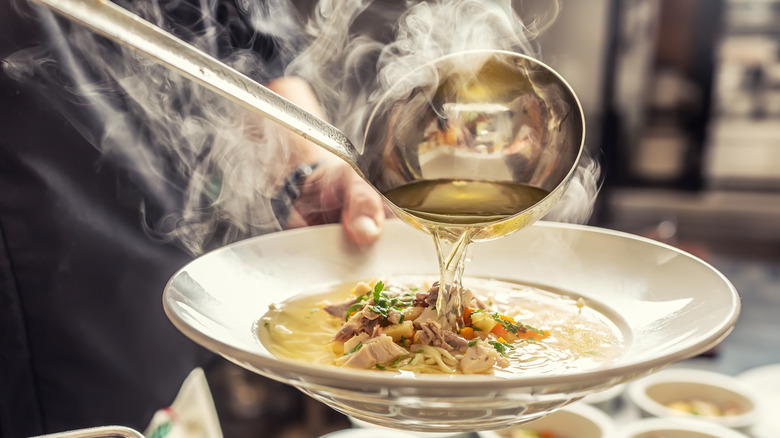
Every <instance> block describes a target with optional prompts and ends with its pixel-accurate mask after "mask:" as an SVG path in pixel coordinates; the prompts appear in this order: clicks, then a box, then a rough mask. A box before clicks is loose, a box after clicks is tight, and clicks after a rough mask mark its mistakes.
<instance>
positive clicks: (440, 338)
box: [414, 321, 469, 351]
mask: <svg viewBox="0 0 780 438" xmlns="http://www.w3.org/2000/svg"><path fill="white" fill-rule="evenodd" d="M414 343H415V344H422V345H430V346H432V347H440V348H443V349H445V350H447V351H453V350H458V351H463V350H466V349H467V348H468V346H469V341H467V340H465V339H463V338H461V337H460V336H458V335H457V334H455V333H454V332H450V331H448V330H442V328H441V325H439V323H438V322H436V321H425V322H423V323H422V324H420V329H419V330H418V331H417V333H415V334H414Z"/></svg>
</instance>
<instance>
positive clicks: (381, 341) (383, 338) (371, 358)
mask: <svg viewBox="0 0 780 438" xmlns="http://www.w3.org/2000/svg"><path fill="white" fill-rule="evenodd" d="M353 348H354V347H353ZM407 354H408V352H407V351H406V350H405V349H403V348H401V347H399V346H398V345H396V344H395V343H394V342H393V338H391V337H390V336H387V335H379V336H377V337H375V338H370V339H368V340H366V341H364V342H363V345H362V346H361V347H360V348H358V349H357V351H355V352H354V353H350V354H347V355H345V356H342V357H339V358H337V359H336V364H337V365H341V366H347V367H351V368H362V369H368V368H371V367H374V366H376V365H386V364H388V363H390V362H392V361H394V360H398V358H401V357H403V356H405V355H407Z"/></svg>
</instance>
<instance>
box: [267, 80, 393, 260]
mask: <svg viewBox="0 0 780 438" xmlns="http://www.w3.org/2000/svg"><path fill="white" fill-rule="evenodd" d="M268 88H270V89H271V90H273V91H275V92H276V93H278V94H279V95H281V96H283V97H285V98H287V99H288V100H290V101H292V102H294V103H296V104H297V105H299V106H300V107H302V108H303V109H305V110H307V111H309V112H310V113H312V114H314V115H317V116H319V117H320V118H323V119H324V118H325V116H324V113H323V111H322V108H321V107H320V105H319V101H318V100H317V98H316V96H315V95H314V92H313V91H312V89H311V87H310V86H309V84H308V83H306V82H305V81H304V80H302V79H300V78H295V77H282V78H279V79H276V80H274V81H272V82H271V83H270V84H268ZM287 134H288V145H289V146H290V149H291V151H292V153H291V157H292V158H291V160H290V163H288V164H289V165H288V168H287V171H286V173H289V172H291V171H292V170H293V169H294V168H295V166H298V165H300V164H308V165H314V164H315V163H316V164H317V166H316V168H315V169H314V170H313V172H312V173H311V174H310V175H309V176H308V177H306V178H305V180H304V181H303V184H302V187H300V188H299V189H300V196H298V198H297V199H296V200H295V203H294V204H293V208H292V209H291V211H290V213H289V216H288V217H287V220H286V226H287V228H299V227H304V226H308V225H319V224H326V223H335V222H341V225H342V228H343V230H344V232H345V234H346V236H347V238H348V239H349V240H351V241H352V242H354V243H356V244H358V245H367V244H370V243H373V242H374V241H375V240H376V239H377V238H378V237H379V234H380V232H381V230H382V225H383V224H384V220H385V217H386V213H387V212H389V210H387V208H386V206H385V204H384V202H383V200H382V197H381V196H380V195H379V193H377V192H376V190H374V189H373V188H372V187H371V186H370V185H368V183H366V182H365V181H364V180H363V179H362V178H360V176H358V174H357V173H356V172H355V171H354V170H353V169H352V168H351V167H350V166H349V165H348V164H347V163H346V162H345V161H342V160H341V159H339V158H336V157H335V156H334V155H332V154H330V153H328V152H326V151H325V150H324V149H322V148H320V147H319V146H317V145H314V144H313V143H311V142H309V141H308V140H305V139H304V138H303V137H301V136H298V135H296V134H293V133H287Z"/></svg>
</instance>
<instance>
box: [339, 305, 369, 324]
mask: <svg viewBox="0 0 780 438" xmlns="http://www.w3.org/2000/svg"><path fill="white" fill-rule="evenodd" d="M363 306H365V304H363V303H362V302H360V301H358V302H357V303H355V304H353V305H351V306H349V307H348V308H347V317H346V318H344V319H345V320H347V321H349V317H350V316H352V314H353V313H355V312H357V311H358V310H360V308H362V307H363Z"/></svg>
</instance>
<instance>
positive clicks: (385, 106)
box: [36, 0, 585, 327]
mask: <svg viewBox="0 0 780 438" xmlns="http://www.w3.org/2000/svg"><path fill="white" fill-rule="evenodd" d="M36 1H38V2H39V3H42V4H44V5H46V6H48V7H49V8H51V9H52V10H54V11H55V12H58V13H60V14H61V15H63V16H65V17H66V18H69V19H71V20H74V21H76V22H79V23H81V24H83V25H85V26H87V27H89V28H92V29H93V30H95V31H97V32H99V33H101V34H103V35H105V36H107V37H109V38H110V39H113V40H115V41H117V42H119V43H121V44H123V45H126V46H128V47H131V48H133V49H134V50H136V51H138V52H140V53H143V54H146V55H148V56H149V57H151V58H152V59H154V60H156V61H158V62H159V63H160V64H162V65H163V66H166V67H168V68H170V69H172V70H174V71H176V72H178V73H180V74H182V75H183V76H185V77H187V78H189V79H191V80H193V81H195V82H197V83H199V84H201V85H203V86H205V87H207V88H209V89H211V90H213V91H215V92H217V93H218V94H221V95H222V96H224V97H226V98H228V99H230V100H232V101H235V102H237V103H239V104H241V105H243V106H245V107H247V108H249V109H251V110H253V111H255V112H258V113H260V114H262V115H263V116H265V117H268V118H269V119H271V120H273V121H275V122H277V123H279V124H280V125H282V126H284V127H285V128H287V129H290V130H292V131H294V132H296V133H298V134H300V135H302V136H303V137H305V138H307V139H309V140H311V141H312V142H313V143H315V144H317V145H319V146H321V147H323V148H325V149H327V150H328V151H330V152H331V153H334V154H336V155H337V156H339V157H340V158H342V159H343V160H345V161H346V162H347V163H349V164H350V166H352V167H353V168H354V169H355V171H356V172H357V173H358V174H360V176H361V177H363V178H364V179H365V180H366V181H367V182H368V183H369V184H371V185H372V186H373V187H374V188H376V189H377V190H378V191H379V192H380V193H381V194H382V195H383V196H384V197H385V199H386V200H387V202H388V204H389V205H390V207H391V208H392V209H393V211H394V212H395V213H396V214H397V215H398V216H399V217H400V218H401V219H402V220H404V221H406V222H407V223H409V224H412V225H413V226H415V227H417V228H419V229H421V230H424V231H426V232H428V233H430V234H432V235H433V236H434V238H435V241H436V247H437V250H438V251H439V262H440V267H441V272H442V277H441V283H442V284H449V285H451V288H452V289H453V290H459V289H460V275H461V273H462V271H463V260H464V257H465V255H466V252H467V246H468V244H469V243H470V242H472V241H478V240H488V239H494V238H497V237H501V236H503V235H506V234H509V233H511V232H514V231H516V230H519V229H521V228H523V227H525V226H527V225H530V224H531V223H533V222H535V221H536V220H538V219H540V218H541V217H542V216H544V215H545V214H546V213H547V212H548V211H549V210H550V209H551V208H552V207H553V206H554V205H555V203H556V202H557V201H558V200H559V199H560V197H561V195H562V193H563V191H564V190H565V188H566V186H567V185H568V182H569V180H570V178H571V176H572V174H573V172H574V169H575V167H576V165H577V162H578V159H579V156H580V153H581V150H582V147H583V141H584V134H585V129H584V119H583V114H582V108H581V106H580V103H579V101H578V99H577V97H576V96H575V94H574V92H573V91H572V90H571V88H570V87H569V85H568V84H567V83H566V82H565V81H564V80H563V79H562V78H561V77H560V76H559V75H558V74H557V73H556V72H555V71H553V70H552V69H550V68H549V67H547V66H546V65H544V64H542V63H540V62H538V61H536V60H534V59H532V58H529V57H527V56H524V55H520V54H517V53H512V52H505V51H496V50H482V51H469V52H461V53H455V54H452V55H448V56H445V57H442V58H439V59H437V60H434V61H432V62H431V63H429V64H426V65H423V66H421V67H420V68H419V69H418V70H416V71H415V72H411V73H413V74H410V75H409V80H405V81H400V82H399V84H397V86H396V87H394V88H393V89H391V90H389V91H388V92H387V93H386V94H385V96H384V97H383V98H382V99H381V100H380V101H379V102H378V104H377V105H376V107H375V109H374V111H373V113H372V115H371V118H370V119H369V120H368V123H367V126H366V130H365V132H366V135H365V138H364V139H363V140H364V141H363V144H362V146H361V148H360V150H358V149H357V148H356V147H355V146H354V145H353V144H352V143H351V142H350V140H349V139H348V138H347V137H346V135H344V134H343V133H342V132H341V131H339V130H338V129H337V128H335V127H334V126H332V125H330V124H328V123H326V122H325V121H323V120H321V119H319V118H317V117H315V116H314V115H312V114H310V113H308V112H306V111H304V110H303V109H301V108H300V107H298V106H296V105H295V104H293V103H291V102H289V101H287V100H286V99H284V98H282V97H281V96H279V95H277V94H275V93H273V92H272V91H270V90H268V89H267V88H265V87H263V86H262V85H260V84H258V83H257V82H255V81H253V80H252V79H250V78H248V77H247V76H245V75H243V74H241V73H239V72H238V71H236V70H234V69H232V68H230V67H228V66H227V65H225V64H223V63H221V62H219V61H218V60H216V59H215V58H213V57H211V56H209V55H208V54H206V53H204V52H202V51H200V50H198V49H196V48H195V47H193V46H191V45H189V44H187V43H185V42H183V41H181V40H179V39H177V38H175V37H174V36H172V35H171V34H169V33H167V32H165V31H163V30H161V29H159V28H157V27H155V26H153V25H152V24H150V23H148V22H146V21H144V20H142V19H140V18H139V17H137V16H135V15H133V14H131V13H130V12H128V11H126V10H125V9H123V8H120V7H118V6H116V5H114V4H113V3H111V2H109V1H95V0H36ZM412 78H417V79H418V80H417V81H412V80H411V79H412ZM449 291H450V288H447V287H442V291H441V292H442V293H440V294H439V295H440V302H439V311H440V312H447V313H448V315H450V317H449V318H450V319H451V318H452V317H451V314H450V312H448V311H449V310H450V309H455V310H456V311H455V312H454V314H455V315H458V314H459V313H460V311H461V309H460V303H459V301H458V300H459V294H449V293H448V292H449ZM448 295H449V296H452V300H450V299H449V298H448V297H447V296H448ZM453 300H454V301H453ZM440 314H441V313H440ZM440 320H441V321H442V323H444V324H446V325H450V326H453V327H456V326H457V324H456V323H454V320H452V321H446V320H444V319H442V318H440Z"/></svg>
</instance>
